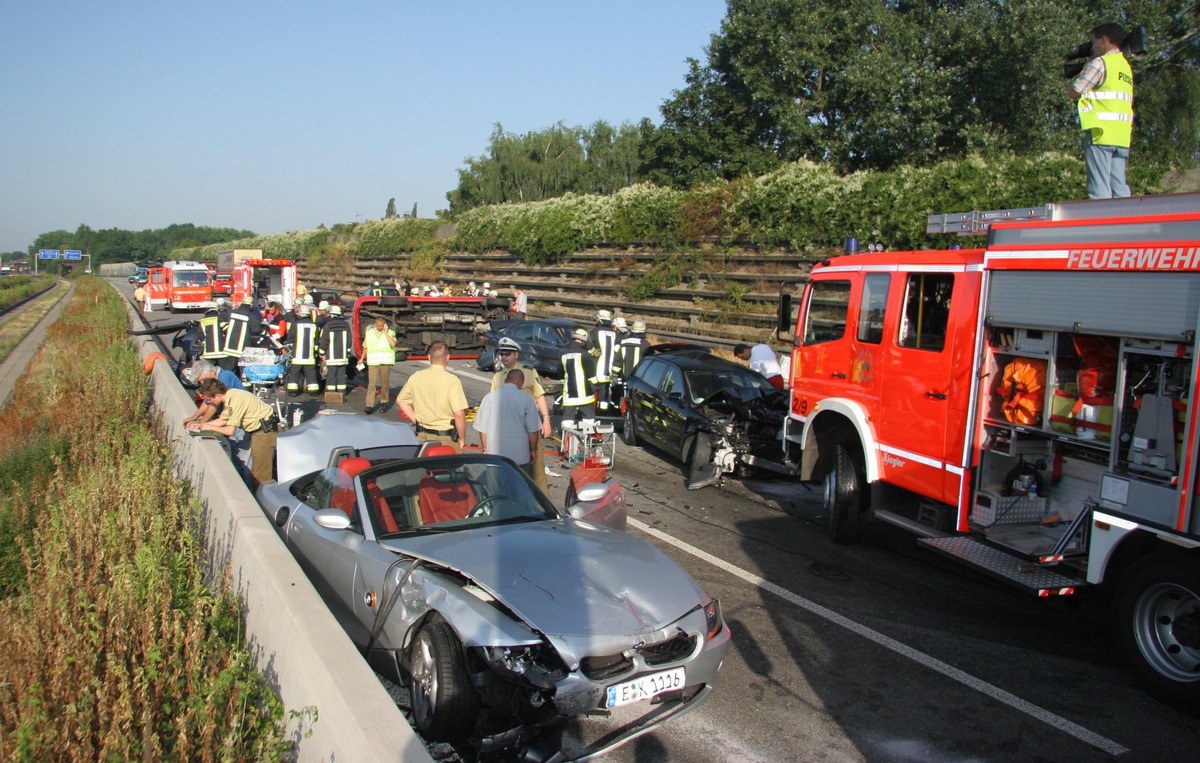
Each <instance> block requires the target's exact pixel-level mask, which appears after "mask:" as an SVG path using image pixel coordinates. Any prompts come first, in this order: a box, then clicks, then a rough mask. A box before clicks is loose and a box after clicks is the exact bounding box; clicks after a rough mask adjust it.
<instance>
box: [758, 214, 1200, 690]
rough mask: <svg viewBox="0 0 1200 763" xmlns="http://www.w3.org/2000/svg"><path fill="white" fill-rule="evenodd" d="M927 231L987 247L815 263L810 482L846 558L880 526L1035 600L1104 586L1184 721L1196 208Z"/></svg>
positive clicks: (1193, 510) (1195, 658)
mask: <svg viewBox="0 0 1200 763" xmlns="http://www.w3.org/2000/svg"><path fill="white" fill-rule="evenodd" d="M929 230H930V231H931V232H935V231H946V232H952V231H953V232H959V233H977V232H984V231H986V233H987V240H986V244H985V245H984V246H982V247H978V248H969V249H958V248H952V249H947V250H943V251H918V252H887V253H868V254H854V255H847V256H841V257H837V258H834V259H832V260H829V261H826V262H823V263H820V264H819V265H816V266H814V268H813V270H812V273H811V275H810V277H809V278H808V280H807V283H806V284H805V286H804V290H803V295H802V298H801V301H800V305H799V311H798V315H797V320H796V322H795V324H791V323H790V321H789V322H788V326H789V328H788V330H794V351H793V354H792V369H791V411H790V414H789V418H788V421H787V423H786V425H785V430H784V437H785V440H786V442H787V443H789V446H790V448H789V450H791V452H792V454H793V458H795V457H796V449H797V448H799V459H800V475H801V479H821V480H823V481H824V487H825V506H826V509H827V511H828V515H829V524H830V528H831V531H832V533H833V535H834V537H835V539H837V540H839V541H849V540H853V539H854V538H855V537H856V535H857V534H858V533H859V531H860V529H861V527H862V525H863V523H865V522H866V521H868V520H869V519H878V520H884V521H888V522H891V523H893V524H897V525H900V526H903V527H906V528H908V529H910V530H912V531H914V532H916V533H918V534H919V535H921V536H922V537H921V538H920V539H919V542H920V543H922V544H924V545H925V546H927V547H928V548H930V549H932V550H934V551H936V552H939V553H941V554H944V555H945V556H947V557H949V558H950V559H953V560H954V561H957V562H961V563H962V564H965V565H968V566H971V567H973V568H975V569H977V570H980V571H983V572H985V573H988V574H990V575H993V576H995V577H997V578H999V579H1001V580H1004V581H1005V582H1007V583H1010V584H1012V585H1015V586H1018V587H1020V588H1022V589H1024V590H1027V591H1029V592H1031V593H1033V594H1036V595H1038V596H1060V595H1069V594H1074V593H1076V592H1078V591H1081V590H1083V589H1086V588H1088V587H1096V586H1101V585H1103V586H1106V587H1107V588H1108V589H1110V590H1111V591H1112V592H1113V594H1114V601H1115V610H1114V611H1115V613H1116V617H1117V634H1118V641H1119V643H1120V645H1121V648H1122V650H1123V651H1124V652H1125V654H1126V656H1127V657H1128V659H1129V662H1130V665H1131V667H1132V669H1133V671H1134V673H1135V675H1136V676H1137V678H1138V679H1139V681H1140V682H1141V683H1142V684H1143V685H1144V686H1146V687H1147V688H1149V689H1150V690H1151V691H1153V692H1155V693H1157V694H1159V695H1160V696H1162V697H1164V698H1167V699H1169V700H1173V701H1177V702H1183V703H1193V704H1194V703H1195V701H1196V700H1197V699H1200V510H1198V509H1200V506H1198V505H1197V504H1198V499H1200V478H1198V475H1197V471H1198V467H1200V428H1198V427H1197V411H1198V410H1200V406H1197V405H1196V404H1195V403H1196V401H1197V400H1200V375H1198V373H1197V368H1196V362H1195V361H1196V337H1197V331H1198V329H1200V194H1175V195H1164V196H1146V197H1136V198H1132V199H1115V200H1106V201H1083V202H1070V203H1065V204H1051V205H1047V206H1045V207H1037V208H1031V209H1024V210H999V211H996V212H989V213H966V214H961V215H951V216H934V217H932V218H930V221H929ZM785 292H786V293H785V294H784V295H783V296H782V298H781V304H780V315H781V317H782V316H787V315H790V303H791V296H792V295H791V294H790V292H789V290H788V289H787V288H786V287H785ZM781 320H782V318H781ZM781 328H782V326H781ZM872 483H881V484H882V483H886V484H888V485H894V486H897V487H900V488H904V489H905V490H906V491H909V494H910V495H911V496H912V498H913V500H912V501H909V502H905V501H903V500H895V499H894V496H892V497H891V499H890V500H888V502H887V505H884V503H883V501H882V500H881V497H880V491H872V490H871V489H870V486H871V485H872ZM873 492H874V493H875V495H874V496H872V493H873ZM897 492H899V491H891V493H893V494H895V493H897ZM900 495H901V497H903V495H904V494H903V493H900ZM872 498H874V500H872Z"/></svg>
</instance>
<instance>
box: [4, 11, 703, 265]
mask: <svg viewBox="0 0 1200 763" xmlns="http://www.w3.org/2000/svg"><path fill="white" fill-rule="evenodd" d="M724 15H725V2H724V0H604V1H603V2H580V1H579V0H559V1H558V2H554V1H553V0H511V1H510V2H482V1H479V0H463V1H461V2H455V0H442V1H441V2H438V1H437V0H428V1H427V2H419V3H418V2H408V1H405V0H392V1H391V2H374V1H371V2H368V1H365V0H364V1H356V0H347V1H346V2H337V3H335V2H315V1H314V0H271V1H269V2H264V1H260V0H243V2H227V1H226V0H204V2H195V3H181V2H171V1H170V0H167V1H165V2H164V1H163V0H156V1H154V2H149V1H145V0H138V1H133V0H126V1H123V0H114V1H113V2H96V0H90V1H88V2H84V1H83V0H5V2H3V3H0V105H2V107H3V108H2V110H0V113H2V115H3V116H2V118H0V119H2V121H0V252H7V251H15V250H24V249H25V248H26V247H27V246H28V245H29V244H31V243H33V240H34V238H35V237H36V236H37V235H38V234H40V233H44V232H47V231H51V230H56V229H65V230H68V231H73V230H75V228H76V227H78V226H79V225H80V224H85V225H88V226H90V227H92V228H94V229H97V230H100V229H104V228H123V229H127V230H144V229H150V228H161V227H165V226H167V225H170V224H171V223H195V224H197V225H212V226H222V227H226V226H227V227H233V228H246V229H250V230H253V231H255V232H257V233H280V232H283V231H289V230H305V229H311V228H315V227H317V226H318V225H319V224H322V223H324V224H325V225H327V226H329V225H333V224H335V223H345V222H354V221H355V220H360V219H370V218H376V217H382V216H383V212H384V209H385V207H386V206H387V202H388V199H390V198H393V197H394V198H395V199H396V205H397V208H398V209H399V211H401V212H407V211H409V210H411V209H412V205H413V204H414V203H415V204H417V206H418V213H419V214H420V215H421V216H422V217H432V216H433V212H434V211H435V210H437V209H444V208H445V207H446V193H447V192H448V191H450V190H453V189H454V188H455V186H456V185H457V182H458V174H457V170H458V169H459V168H460V167H462V166H463V161H464V160H465V159H466V158H467V157H471V156H478V155H480V154H483V153H484V151H485V149H486V148H487V139H488V135H489V134H490V133H491V131H492V129H493V125H494V124H495V123H497V122H499V123H500V124H502V125H503V126H504V128H505V129H506V130H508V131H510V132H515V133H523V132H527V131H530V130H540V129H544V128H546V127H549V126H551V125H553V124H555V123H556V122H560V121H561V122H563V123H565V124H567V125H568V126H574V125H588V124H591V123H592V122H595V121H596V120H604V121H606V122H609V123H610V124H613V125H619V124H620V123H622V122H626V121H629V122H637V121H638V120H640V119H641V118H642V117H649V118H650V119H652V120H654V121H655V122H656V123H657V122H658V121H659V119H660V115H659V112H658V107H659V105H660V104H661V103H662V102H663V101H664V100H666V99H667V98H668V97H670V95H671V91H672V90H674V89H677V88H680V87H682V86H683V84H684V79H683V78H684V74H685V72H686V71H687V65H686V63H685V59H686V58H688V57H689V56H690V57H694V58H697V59H700V60H701V61H703V60H704V47H705V46H706V45H707V44H708V41H709V35H710V33H712V32H715V31H717V30H718V29H719V27H720V22H721V19H722V18H723V17H724Z"/></svg>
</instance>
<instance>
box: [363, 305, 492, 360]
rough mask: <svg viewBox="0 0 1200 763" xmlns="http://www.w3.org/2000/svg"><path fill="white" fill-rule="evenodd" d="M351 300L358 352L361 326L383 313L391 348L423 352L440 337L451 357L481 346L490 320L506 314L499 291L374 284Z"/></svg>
mask: <svg viewBox="0 0 1200 763" xmlns="http://www.w3.org/2000/svg"><path fill="white" fill-rule="evenodd" d="M372 291H375V292H378V293H377V294H372V295H370V296H361V297H359V298H358V299H356V300H354V308H353V311H352V312H353V319H352V322H351V329H352V331H353V334H354V352H355V354H356V355H358V357H360V358H361V357H363V351H362V335H363V332H364V331H365V330H366V329H368V328H370V327H371V326H373V325H375V317H376V316H380V315H381V316H383V318H384V320H386V321H387V325H388V327H389V328H391V329H393V330H394V331H395V332H396V352H397V353H398V354H403V355H404V356H406V357H409V358H425V357H428V354H429V346H430V345H431V344H433V343H434V342H439V341H440V342H445V343H446V344H447V345H448V346H449V347H450V357H451V358H474V357H475V356H477V355H478V354H479V351H480V350H482V349H483V334H484V332H485V331H487V324H488V322H489V321H493V320H499V319H501V318H503V317H504V316H505V310H506V309H507V307H508V300H506V299H503V298H501V297H415V296H401V295H400V292H398V291H397V290H396V289H394V288H377V289H373V290H372Z"/></svg>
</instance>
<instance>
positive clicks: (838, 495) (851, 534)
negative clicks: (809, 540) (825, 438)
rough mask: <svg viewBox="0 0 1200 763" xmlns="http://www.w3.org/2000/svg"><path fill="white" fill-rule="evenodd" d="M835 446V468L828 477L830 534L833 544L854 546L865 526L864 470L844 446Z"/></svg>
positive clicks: (827, 503)
mask: <svg viewBox="0 0 1200 763" xmlns="http://www.w3.org/2000/svg"><path fill="white" fill-rule="evenodd" d="M833 447H834V454H833V465H832V468H831V469H830V470H829V472H828V473H827V474H826V475H825V510H826V511H828V512H829V534H830V535H831V536H832V537H833V542H834V543H853V542H855V541H856V540H858V536H859V533H860V531H861V527H862V511H863V478H862V469H860V468H859V466H858V463H857V461H856V460H855V458H854V456H853V455H851V453H850V451H849V449H847V447H846V446H845V445H844V444H842V443H840V442H839V443H835V444H834V446H833Z"/></svg>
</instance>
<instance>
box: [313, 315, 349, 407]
mask: <svg viewBox="0 0 1200 763" xmlns="http://www.w3.org/2000/svg"><path fill="white" fill-rule="evenodd" d="M320 343H321V354H322V355H324V356H325V391H326V392H343V393H344V392H345V391H346V366H347V365H349V363H350V324H349V323H348V322H347V321H346V319H345V318H343V317H342V308H341V307H340V306H338V305H331V306H330V308H329V320H328V321H327V322H326V323H325V326H324V327H323V328H322V329H321V340H320Z"/></svg>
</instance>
